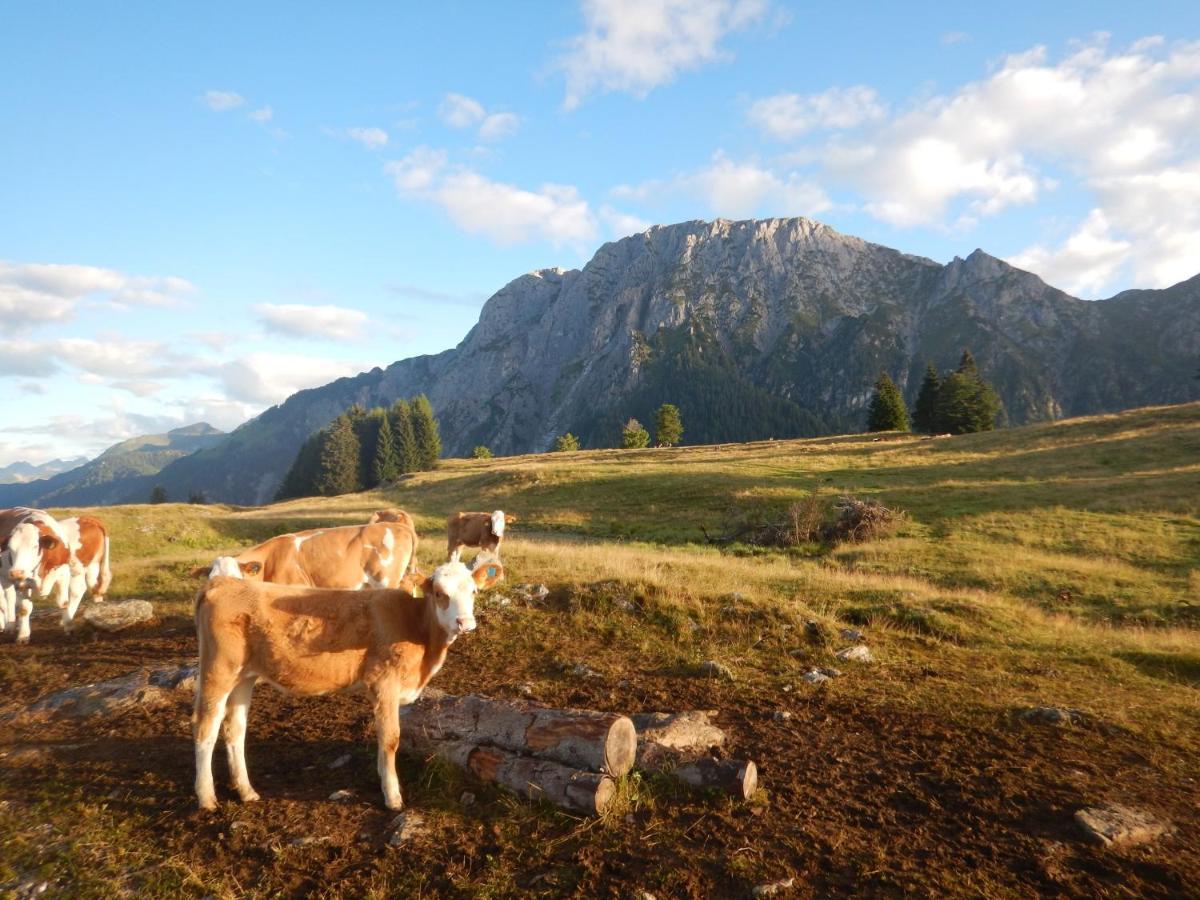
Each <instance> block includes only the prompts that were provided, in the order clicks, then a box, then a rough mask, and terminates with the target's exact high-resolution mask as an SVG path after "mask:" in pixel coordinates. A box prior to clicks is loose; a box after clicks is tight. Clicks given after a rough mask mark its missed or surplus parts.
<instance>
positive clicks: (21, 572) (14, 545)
mask: <svg viewBox="0 0 1200 900" xmlns="http://www.w3.org/2000/svg"><path fill="white" fill-rule="evenodd" d="M43 540H44V539H43V537H42V533H41V532H40V531H39V530H38V527H37V526H36V525H33V524H31V523H29V522H23V523H21V524H20V525H18V526H17V527H16V528H14V529H13V532H12V535H11V537H9V539H8V548H7V550H6V551H5V554H6V556H7V559H6V560H5V562H6V563H7V566H6V568H7V575H8V578H9V580H10V581H11V582H12V584H13V587H15V588H16V589H17V591H18V592H19V593H22V594H30V593H32V592H33V591H35V590H37V577H38V569H39V568H40V567H41V565H42V549H43V547H42V544H43ZM45 540H53V538H45Z"/></svg>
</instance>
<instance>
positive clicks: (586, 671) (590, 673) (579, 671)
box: [571, 663, 604, 678]
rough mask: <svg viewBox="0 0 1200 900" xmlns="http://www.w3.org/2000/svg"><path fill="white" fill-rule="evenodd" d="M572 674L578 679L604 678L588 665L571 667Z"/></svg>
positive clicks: (577, 664) (581, 664)
mask: <svg viewBox="0 0 1200 900" xmlns="http://www.w3.org/2000/svg"><path fill="white" fill-rule="evenodd" d="M571 674H572V675H574V676H575V677H576V678H603V677H604V676H603V675H602V674H600V673H599V672H597V671H596V670H595V669H593V668H592V667H591V666H589V665H588V664H587V663H575V665H574V666H572V667H571Z"/></svg>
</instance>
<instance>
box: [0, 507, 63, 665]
mask: <svg viewBox="0 0 1200 900" xmlns="http://www.w3.org/2000/svg"><path fill="white" fill-rule="evenodd" d="M78 571H79V563H78V561H77V560H76V559H75V556H74V554H73V553H72V552H71V548H70V544H69V542H68V540H67V537H66V535H65V534H64V533H63V530H62V527H61V526H60V525H59V523H58V522H57V521H55V519H54V517H53V516H51V515H50V514H49V513H47V512H46V511H45V510H41V509H30V508H28V507H24V506H19V507H15V508H13V509H3V510H0V620H2V622H3V627H4V630H5V631H11V630H12V629H13V628H14V627H15V628H16V629H17V643H19V644H25V643H28V642H29V634H30V630H29V617H30V615H31V614H32V613H33V598H34V597H35V596H41V597H49V596H50V595H51V594H52V593H54V591H55V590H58V591H59V592H60V594H59V596H60V597H67V596H68V593H69V590H70V582H71V578H72V577H73V576H74V575H75V574H77V572H78ZM69 623H70V619H68V618H67V616H66V610H65V609H64V611H63V626H64V627H66V626H67V625H68V624H69Z"/></svg>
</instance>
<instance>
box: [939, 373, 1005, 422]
mask: <svg viewBox="0 0 1200 900" xmlns="http://www.w3.org/2000/svg"><path fill="white" fill-rule="evenodd" d="M999 412H1000V399H999V398H998V397H997V396H996V392H995V391H993V390H992V388H991V385H989V384H987V383H986V382H984V381H983V380H982V379H981V378H980V377H979V376H978V374H976V375H971V374H968V373H966V372H952V373H951V374H950V375H947V376H946V379H945V380H944V381H943V382H942V386H941V387H940V388H939V389H938V402H937V411H936V415H935V417H934V418H935V425H936V427H937V430H938V431H945V432H949V433H950V434H971V433H973V432H976V431H991V430H992V429H993V428H995V427H996V415H997V413H999Z"/></svg>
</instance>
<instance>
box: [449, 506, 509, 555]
mask: <svg viewBox="0 0 1200 900" xmlns="http://www.w3.org/2000/svg"><path fill="white" fill-rule="evenodd" d="M516 521H517V517H516V516H511V515H505V514H504V510H502V509H498V510H496V511H495V512H490V513H485V512H457V513H454V514H453V515H452V516H450V518H448V519H447V520H446V549H447V552H448V553H449V554H450V558H451V559H458V556H459V554H460V553H461V552H462V548H463V547H479V548H480V549H481V550H486V551H488V552H489V553H494V554H496V555H499V553H500V541H502V540H503V539H504V527H505V526H506V525H511V524H513V523H514V522H516Z"/></svg>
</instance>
